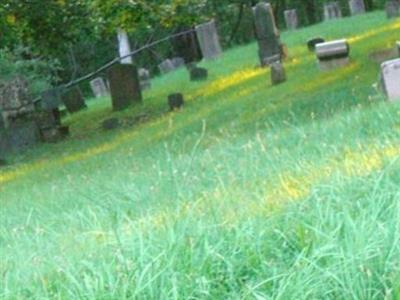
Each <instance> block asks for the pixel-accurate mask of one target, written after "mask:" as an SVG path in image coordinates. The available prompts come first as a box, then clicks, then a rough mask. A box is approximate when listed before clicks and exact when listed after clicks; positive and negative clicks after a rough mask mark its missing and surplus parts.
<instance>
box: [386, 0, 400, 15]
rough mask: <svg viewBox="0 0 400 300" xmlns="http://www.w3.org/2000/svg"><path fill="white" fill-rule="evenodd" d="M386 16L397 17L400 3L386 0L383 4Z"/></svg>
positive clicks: (399, 12)
mask: <svg viewBox="0 0 400 300" xmlns="http://www.w3.org/2000/svg"><path fill="white" fill-rule="evenodd" d="M385 11H386V16H387V17H388V18H389V19H391V18H397V17H398V16H400V3H399V2H398V1H387V2H386V4H385Z"/></svg>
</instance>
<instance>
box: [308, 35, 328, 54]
mask: <svg viewBox="0 0 400 300" xmlns="http://www.w3.org/2000/svg"><path fill="white" fill-rule="evenodd" d="M321 43H325V40H324V39H323V38H321V37H315V38H312V39H309V40H308V41H307V48H308V50H309V51H311V52H314V51H315V46H316V45H317V44H321Z"/></svg>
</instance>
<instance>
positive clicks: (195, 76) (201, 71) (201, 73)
mask: <svg viewBox="0 0 400 300" xmlns="http://www.w3.org/2000/svg"><path fill="white" fill-rule="evenodd" d="M189 72H190V81H202V80H206V79H207V77H208V71H207V69H205V68H199V67H194V68H192V69H190V71H189Z"/></svg>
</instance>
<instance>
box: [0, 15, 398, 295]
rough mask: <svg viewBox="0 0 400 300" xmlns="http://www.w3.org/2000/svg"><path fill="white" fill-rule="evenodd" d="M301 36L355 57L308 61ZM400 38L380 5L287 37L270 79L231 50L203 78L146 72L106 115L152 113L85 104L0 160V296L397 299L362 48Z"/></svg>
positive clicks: (393, 157) (378, 115)
mask: <svg viewBox="0 0 400 300" xmlns="http://www.w3.org/2000/svg"><path fill="white" fill-rule="evenodd" d="M314 35H322V36H324V37H326V38H328V39H331V38H341V37H347V38H350V37H351V42H352V45H351V47H352V54H351V56H352V63H351V65H350V66H348V67H345V68H342V69H339V70H336V71H334V72H328V73H320V72H319V71H318V68H317V66H316V63H315V59H314V57H313V55H311V54H309V53H308V52H307V50H306V48H305V47H304V43H305V42H304V41H305V40H306V39H307V38H308V37H311V36H314ZM399 35H400V24H399V21H397V22H396V21H391V22H389V21H387V20H386V19H385V17H384V15H383V13H373V14H368V15H365V16H359V17H356V18H351V19H343V20H340V21H337V22H336V21H334V22H329V23H325V24H320V25H317V26H313V27H309V28H305V29H302V30H299V31H297V32H295V33H284V34H283V36H282V39H283V40H284V41H285V42H286V43H287V45H288V47H289V51H290V57H289V59H288V61H287V63H286V68H287V74H288V78H289V80H288V81H287V82H286V83H285V84H282V85H279V86H275V87H272V86H270V83H269V82H270V81H269V73H268V72H269V71H268V70H261V69H257V68H255V65H256V64H257V55H256V51H257V50H256V46H255V45H254V44H253V45H249V46H246V47H241V48H236V49H233V50H231V51H229V52H227V53H226V54H225V55H224V57H223V58H222V59H220V60H218V61H215V62H209V63H205V66H206V67H207V68H208V69H209V71H210V74H211V78H210V80H209V81H207V82H204V83H190V82H189V81H188V79H187V74H186V73H185V71H184V70H181V71H178V72H176V73H174V74H170V75H168V76H165V77H163V78H157V79H156V80H155V82H154V88H153V89H152V90H151V91H149V92H146V94H145V104H144V105H143V106H142V107H140V108H139V107H137V108H133V109H131V110H128V111H125V112H123V113H118V114H117V115H119V116H120V117H121V118H127V119H128V118H131V117H132V116H136V115H138V114H141V113H143V112H146V113H147V114H148V115H149V116H151V117H150V120H149V121H147V122H144V123H141V124H137V125H136V126H134V127H130V128H125V129H121V130H118V131H115V132H108V133H102V132H100V130H99V129H98V126H99V122H100V121H101V120H103V119H105V118H107V117H109V116H110V108H109V105H110V103H109V100H108V99H104V100H103V101H92V102H91V103H90V109H89V110H87V111H85V112H82V113H79V114H76V115H74V116H72V117H69V118H68V119H67V120H66V121H67V122H68V123H69V124H70V125H71V128H72V132H73V136H72V137H71V138H70V139H69V140H68V141H65V142H63V143H60V144H57V145H45V146H42V147H39V148H37V149H35V150H33V151H31V152H29V153H26V154H24V155H20V156H18V157H14V158H13V159H14V161H15V166H13V167H9V168H8V169H4V170H2V171H0V197H1V199H0V201H1V205H2V207H1V214H2V215H1V217H2V218H1V229H0V251H1V252H0V254H1V257H2V260H1V261H0V276H2V278H1V280H0V282H1V292H0V297H1V298H5V299H15V298H21V299H25V298H37V299H39V298H40V299H43V298H57V297H61V298H70V299H76V298H83V299H123V298H128V297H132V298H134V297H137V298H141V299H160V298H161V299H166V298H172V299H174V298H179V299H188V298H201V299H204V298H205V299H230V298H232V299H236V298H245V299H264V298H271V297H272V298H276V299H326V298H332V299H383V298H384V297H387V299H400V284H399V283H400V266H399V260H398V257H400V221H399V220H400V201H399V200H400V194H399V182H400V162H399V160H398V157H399V156H400V150H399V149H400V121H399V115H400V106H399V105H398V104H388V103H384V102H383V99H382V97H381V96H380V95H379V94H378V93H377V92H376V90H375V89H374V88H373V87H372V84H373V83H374V82H376V80H377V74H378V70H379V66H378V65H377V64H374V63H371V62H370V61H369V60H368V53H369V52H371V51H373V50H375V49H380V48H385V47H388V46H389V45H393V44H394V41H395V40H396V39H398V37H399ZM174 91H181V92H184V94H185V97H186V99H187V105H186V107H185V109H184V111H183V112H179V113H165V101H166V100H165V98H166V95H167V94H168V93H170V92H174ZM295 200H302V201H295Z"/></svg>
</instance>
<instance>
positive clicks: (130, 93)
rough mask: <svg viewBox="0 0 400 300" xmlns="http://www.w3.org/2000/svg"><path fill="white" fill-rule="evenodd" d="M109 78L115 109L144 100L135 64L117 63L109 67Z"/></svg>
mask: <svg viewBox="0 0 400 300" xmlns="http://www.w3.org/2000/svg"><path fill="white" fill-rule="evenodd" d="M108 78H109V81H110V92H111V99H112V106H113V109H114V110H123V109H125V108H127V107H128V106H130V105H132V104H134V103H141V102H142V93H141V91H140V82H139V75H138V71H137V68H136V67H135V66H134V65H129V64H116V65H114V66H112V67H111V68H110V69H109V71H108Z"/></svg>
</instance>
